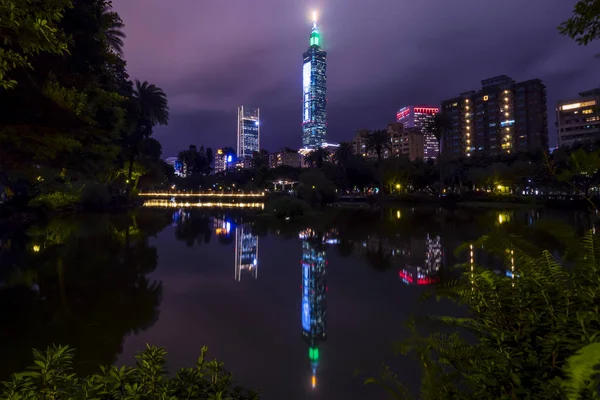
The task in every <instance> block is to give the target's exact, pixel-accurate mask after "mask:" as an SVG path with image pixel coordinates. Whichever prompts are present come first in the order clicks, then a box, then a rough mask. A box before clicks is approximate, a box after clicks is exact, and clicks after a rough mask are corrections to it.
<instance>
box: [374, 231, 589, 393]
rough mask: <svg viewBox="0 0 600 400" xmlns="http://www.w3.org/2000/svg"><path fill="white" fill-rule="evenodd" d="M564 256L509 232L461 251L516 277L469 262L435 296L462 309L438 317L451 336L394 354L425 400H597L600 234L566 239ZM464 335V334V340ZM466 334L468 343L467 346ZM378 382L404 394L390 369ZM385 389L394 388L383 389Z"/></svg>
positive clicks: (414, 341)
mask: <svg viewBox="0 0 600 400" xmlns="http://www.w3.org/2000/svg"><path fill="white" fill-rule="evenodd" d="M560 234H561V235H563V240H565V244H567V251H566V252H565V253H564V256H563V257H562V258H560V259H557V258H555V257H554V256H553V255H552V254H551V253H550V252H549V251H547V250H541V249H539V248H536V247H535V246H534V245H533V244H532V243H530V242H528V241H526V240H523V239H521V238H518V237H516V236H508V235H506V234H502V233H497V234H494V235H491V236H485V237H483V238H481V239H480V240H479V241H477V242H475V243H473V244H470V245H467V246H466V250H467V252H468V253H470V259H471V260H472V259H473V249H477V248H482V247H483V248H485V249H486V251H487V252H490V253H491V254H493V255H495V256H497V257H499V258H501V259H503V261H504V262H505V266H506V268H507V271H510V272H512V278H511V277H507V276H505V275H498V274H496V273H494V272H493V271H490V269H488V268H482V267H478V266H477V265H475V264H474V263H473V261H470V262H469V263H467V264H466V265H464V267H466V271H465V272H464V273H463V274H462V275H461V277H460V279H459V280H458V281H456V282H451V283H447V284H445V285H443V286H441V287H440V288H439V292H438V294H439V295H441V296H442V297H445V298H449V299H451V300H454V301H455V302H457V303H458V304H460V305H463V306H464V307H465V308H466V309H467V311H468V312H467V314H466V315H465V316H463V317H461V318H457V317H450V316H443V317H437V318H435V320H436V321H438V322H440V323H441V324H442V326H445V327H446V328H449V329H450V330H451V331H452V332H449V333H447V334H446V333H440V332H438V333H434V334H431V335H429V336H424V335H422V333H421V332H418V331H417V329H416V326H415V325H414V324H411V329H412V331H413V336H412V338H411V339H410V340H408V341H406V342H404V343H401V344H400V346H399V350H400V351H401V352H402V353H406V352H407V351H414V352H416V354H417V356H418V358H419V359H420V361H421V363H422V367H423V369H422V371H423V380H422V385H421V398H427V399H461V400H462V399H473V400H475V399H477V400H482V399H532V400H536V399H539V400H553V399H556V400H559V399H569V400H574V399H592V398H594V399H597V398H598V385H599V382H600V376H599V375H598V370H597V369H596V368H597V367H598V365H600V309H599V306H598V299H599V298H600V294H599V291H600V235H596V234H594V233H593V232H588V233H587V234H586V235H585V236H583V237H582V238H579V240H577V237H576V236H572V237H571V236H566V235H565V234H564V233H560ZM465 334H467V335H465ZM467 338H470V339H471V340H467ZM385 371H386V373H385V374H384V378H390V380H387V379H385V380H384V382H382V381H377V380H373V379H370V380H368V382H379V383H388V382H390V381H391V383H392V384H393V386H395V387H396V388H397V389H398V390H397V391H398V398H400V397H402V398H406V397H407V396H403V395H406V394H407V391H406V390H405V389H403V388H402V386H401V385H400V383H399V381H398V380H397V378H396V377H395V375H394V374H393V373H391V372H390V370H389V369H386V370H385ZM387 387H388V388H389V387H390V386H387Z"/></svg>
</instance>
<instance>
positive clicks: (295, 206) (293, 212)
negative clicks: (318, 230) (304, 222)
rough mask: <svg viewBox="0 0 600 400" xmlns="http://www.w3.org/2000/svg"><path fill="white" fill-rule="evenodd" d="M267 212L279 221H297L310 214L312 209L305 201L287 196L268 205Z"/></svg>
mask: <svg viewBox="0 0 600 400" xmlns="http://www.w3.org/2000/svg"><path fill="white" fill-rule="evenodd" d="M267 211H268V213H269V214H270V215H272V216H274V217H275V218H278V219H286V218H289V219H297V218H302V217H304V216H306V215H307V214H309V213H310V211H311V208H310V206H309V205H308V204H307V203H306V202H305V201H304V200H301V199H298V198H296V197H289V196H287V197H280V198H278V199H275V200H273V201H271V202H270V203H269V204H268V205H267Z"/></svg>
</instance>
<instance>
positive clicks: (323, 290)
mask: <svg viewBox="0 0 600 400" xmlns="http://www.w3.org/2000/svg"><path fill="white" fill-rule="evenodd" d="M299 236H300V239H301V240H302V336H303V337H304V339H305V340H306V341H307V342H308V346H309V349H308V358H309V360H310V365H311V372H312V376H311V385H312V387H313V388H315V387H316V386H317V369H318V367H319V357H320V354H319V343H320V342H322V341H323V340H325V338H326V336H327V329H326V324H325V320H326V317H327V311H326V310H327V285H326V281H325V266H326V264H327V260H326V256H327V253H326V250H325V243H326V238H325V237H324V235H323V234H318V233H316V232H314V231H312V230H310V229H308V230H305V231H302V232H300V235H299Z"/></svg>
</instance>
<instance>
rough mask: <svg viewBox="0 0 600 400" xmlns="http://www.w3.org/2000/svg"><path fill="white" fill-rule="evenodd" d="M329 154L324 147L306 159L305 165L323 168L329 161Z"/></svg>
mask: <svg viewBox="0 0 600 400" xmlns="http://www.w3.org/2000/svg"><path fill="white" fill-rule="evenodd" d="M328 158H329V152H328V151H327V150H325V149H324V148H322V147H319V148H317V149H314V150H312V151H311V152H310V153H308V154H307V155H306V157H305V158H304V164H305V165H309V166H311V167H316V168H322V167H323V165H324V164H325V162H327V159H328Z"/></svg>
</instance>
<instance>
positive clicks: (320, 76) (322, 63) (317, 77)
mask: <svg viewBox="0 0 600 400" xmlns="http://www.w3.org/2000/svg"><path fill="white" fill-rule="evenodd" d="M302 60H303V61H302V62H303V63H302V147H303V148H305V149H315V148H318V147H321V146H322V145H323V143H325V140H326V136H327V52H325V50H323V48H322V47H321V34H320V33H319V30H318V28H317V18H316V14H315V15H313V27H312V31H311V33H310V38H309V47H308V50H307V51H306V52H304V54H302Z"/></svg>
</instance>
